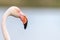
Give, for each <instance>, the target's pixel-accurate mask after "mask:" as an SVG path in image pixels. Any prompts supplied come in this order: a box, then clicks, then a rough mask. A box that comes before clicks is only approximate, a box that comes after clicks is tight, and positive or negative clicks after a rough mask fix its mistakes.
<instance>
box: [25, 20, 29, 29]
mask: <svg viewBox="0 0 60 40" xmlns="http://www.w3.org/2000/svg"><path fill="white" fill-rule="evenodd" d="M27 23H28V21H27V22H26V23H25V24H24V29H26V28H27Z"/></svg>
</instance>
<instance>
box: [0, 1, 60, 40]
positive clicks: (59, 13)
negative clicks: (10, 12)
mask: <svg viewBox="0 0 60 40" xmlns="http://www.w3.org/2000/svg"><path fill="white" fill-rule="evenodd" d="M12 5H13V6H18V7H19V8H20V9H21V10H22V12H23V13H24V14H26V15H27V18H28V20H29V21H28V26H27V29H26V30H24V27H23V24H22V22H21V20H20V19H17V18H15V17H12V16H10V17H8V19H7V22H6V25H7V30H8V32H9V35H10V38H11V40H60V7H59V6H60V3H59V1H56V0H55V1H54V0H51V1H49V0H45V1H44V0H43V1H41V0H31V1H28V0H25V1H24V0H18V1H17V0H11V1H8V0H6V1H3V0H2V1H1V0H0V40H4V38H3V35H2V30H1V21H2V15H3V14H4V12H5V11H6V10H7V9H8V8H9V7H10V6H12Z"/></svg>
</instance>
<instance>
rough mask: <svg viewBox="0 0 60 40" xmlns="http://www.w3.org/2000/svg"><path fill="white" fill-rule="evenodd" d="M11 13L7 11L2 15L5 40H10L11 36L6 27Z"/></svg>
mask: <svg viewBox="0 0 60 40" xmlns="http://www.w3.org/2000/svg"><path fill="white" fill-rule="evenodd" d="M9 15H10V14H9V13H8V12H6V13H4V15H3V17H2V33H3V37H4V40H10V36H9V34H8V31H7V29H6V19H7V17H8V16H9Z"/></svg>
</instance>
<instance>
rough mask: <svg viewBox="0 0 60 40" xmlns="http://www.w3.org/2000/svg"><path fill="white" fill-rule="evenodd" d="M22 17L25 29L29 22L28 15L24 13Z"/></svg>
mask: <svg viewBox="0 0 60 40" xmlns="http://www.w3.org/2000/svg"><path fill="white" fill-rule="evenodd" d="M20 19H21V21H22V22H23V25H24V29H26V28H27V23H28V19H27V17H26V16H24V15H20Z"/></svg>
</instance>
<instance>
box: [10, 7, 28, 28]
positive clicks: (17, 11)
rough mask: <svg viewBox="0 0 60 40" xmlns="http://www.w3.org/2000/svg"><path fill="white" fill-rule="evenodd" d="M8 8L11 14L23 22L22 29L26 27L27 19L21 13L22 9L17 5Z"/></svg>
mask: <svg viewBox="0 0 60 40" xmlns="http://www.w3.org/2000/svg"><path fill="white" fill-rule="evenodd" d="M10 10H11V15H12V16H14V17H17V18H20V19H21V21H22V22H23V24H24V29H26V28H27V23H28V19H27V17H26V15H25V14H23V13H22V11H21V10H20V9H19V8H18V7H15V6H13V7H11V9H10Z"/></svg>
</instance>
